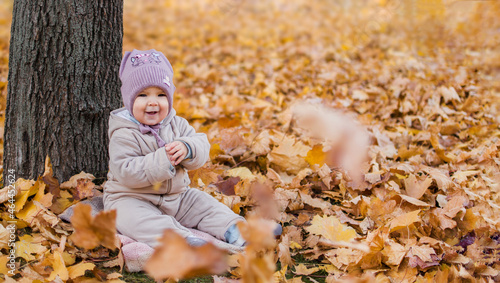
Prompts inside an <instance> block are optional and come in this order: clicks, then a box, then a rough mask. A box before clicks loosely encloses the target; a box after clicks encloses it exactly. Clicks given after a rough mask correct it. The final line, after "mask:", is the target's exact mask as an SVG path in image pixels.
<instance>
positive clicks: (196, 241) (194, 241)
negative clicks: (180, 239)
mask: <svg viewBox="0 0 500 283" xmlns="http://www.w3.org/2000/svg"><path fill="white" fill-rule="evenodd" d="M186 241H187V242H188V244H189V245H190V246H191V247H199V246H203V245H204V244H206V243H207V241H205V240H203V239H200V238H198V237H196V236H187V237H186Z"/></svg>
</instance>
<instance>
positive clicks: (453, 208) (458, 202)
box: [443, 196, 469, 218]
mask: <svg viewBox="0 0 500 283" xmlns="http://www.w3.org/2000/svg"><path fill="white" fill-rule="evenodd" d="M468 202H469V200H468V199H467V198H466V197H464V196H454V197H452V198H451V199H450V200H449V201H448V203H446V206H445V207H444V209H443V214H444V215H446V216H448V217H449V218H454V217H455V216H456V215H457V213H459V212H460V211H462V212H464V213H465V208H464V206H465V205H467V203H468Z"/></svg>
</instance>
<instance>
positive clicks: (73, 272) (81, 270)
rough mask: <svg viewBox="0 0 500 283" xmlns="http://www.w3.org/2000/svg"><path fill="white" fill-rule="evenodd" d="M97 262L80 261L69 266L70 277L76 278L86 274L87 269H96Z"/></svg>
mask: <svg viewBox="0 0 500 283" xmlns="http://www.w3.org/2000/svg"><path fill="white" fill-rule="evenodd" d="M94 267H95V264H93V263H91V262H80V263H78V264H75V265H72V266H69V267H68V273H69V278H71V279H75V278H76V277H80V276H83V275H85V271H87V270H92V269H94Z"/></svg>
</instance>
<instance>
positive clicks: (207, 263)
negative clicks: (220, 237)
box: [144, 230, 227, 280]
mask: <svg viewBox="0 0 500 283" xmlns="http://www.w3.org/2000/svg"><path fill="white" fill-rule="evenodd" d="M165 263H168V264H165ZM226 266H227V265H226V252H225V251H223V250H221V249H218V248H217V247H215V246H214V245H213V244H211V243H208V244H205V245H203V246H201V247H191V246H190V245H189V244H188V243H187V242H186V240H185V239H184V238H183V237H181V236H180V235H179V234H177V233H176V232H174V231H172V230H165V232H164V233H163V236H162V237H161V239H160V245H159V246H158V247H157V248H156V249H155V251H154V253H153V255H152V256H151V258H150V259H149V260H148V261H147V262H146V265H145V267H144V269H145V271H146V272H147V273H148V274H150V275H151V276H153V277H154V278H155V279H156V280H160V279H167V278H176V279H184V278H190V277H196V276H202V275H207V274H220V273H223V272H225V271H226Z"/></svg>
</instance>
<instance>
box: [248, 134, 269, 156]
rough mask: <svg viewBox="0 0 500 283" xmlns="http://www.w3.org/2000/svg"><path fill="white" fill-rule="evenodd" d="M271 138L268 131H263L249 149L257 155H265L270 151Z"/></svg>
mask: <svg viewBox="0 0 500 283" xmlns="http://www.w3.org/2000/svg"><path fill="white" fill-rule="evenodd" d="M270 146H271V136H270V134H269V131H267V130H266V131H263V132H261V133H260V134H259V135H257V137H255V139H254V141H253V142H252V145H251V149H252V151H253V152H254V153H255V154H257V155H265V154H268V153H269V152H270V151H271V147H270Z"/></svg>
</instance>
